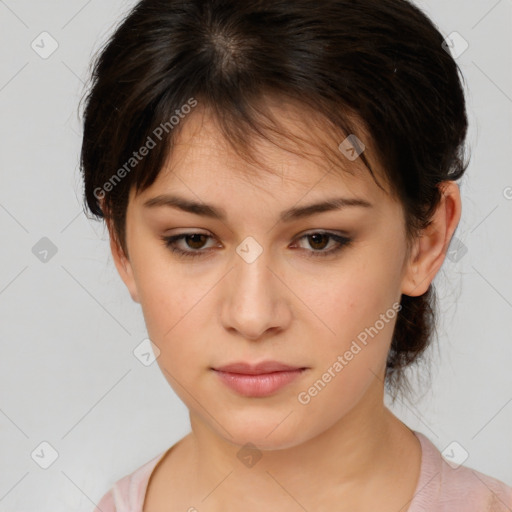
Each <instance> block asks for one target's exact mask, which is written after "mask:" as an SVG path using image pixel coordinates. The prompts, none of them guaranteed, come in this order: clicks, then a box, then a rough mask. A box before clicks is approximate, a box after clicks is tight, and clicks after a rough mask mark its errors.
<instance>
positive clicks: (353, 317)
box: [116, 107, 428, 449]
mask: <svg viewBox="0 0 512 512" xmlns="http://www.w3.org/2000/svg"><path fill="white" fill-rule="evenodd" d="M276 112H277V113H278V116H280V119H281V121H282V123H283V124H284V126H286V127H288V128H290V129H296V130H298V129H299V128H297V127H298V126H299V124H300V114H297V115H296V117H295V118H294V117H293V115H292V113H291V111H285V107H282V110H276ZM294 127H295V128H294ZM304 129H305V130H306V131H307V127H306V128H304ZM304 133H306V132H304ZM257 147H258V152H259V153H258V154H259V155H260V157H261V161H262V162H264V163H265V165H266V166H270V167H272V169H273V170H274V171H275V173H274V174H272V173H260V175H259V176H252V175H251V177H249V175H248V174H247V173H244V172H243V171H244V169H248V168H249V166H250V164H248V163H247V162H245V161H244V160H243V159H241V158H240V157H239V156H237V155H236V154H235V153H234V151H233V150H232V149H231V148H229V147H228V145H227V144H226V143H225V141H223V140H222V138H221V136H220V134H219V132H218V131H217V129H216V127H215V124H214V123H213V122H212V121H211V119H209V118H208V116H207V115H204V116H203V115H200V114H199V113H194V114H192V115H191V116H190V117H189V118H188V119H187V122H186V123H185V124H184V126H183V131H182V133H181V134H180V137H179V140H178V144H177V145H176V147H175V149H174V152H173V154H172V156H171V159H170V160H169V165H167V166H166V167H165V168H164V169H162V171H161V173H160V174H159V177H158V179H157V180H156V182H155V183H154V184H153V185H152V186H151V187H150V188H148V189H147V190H145V191H144V192H143V193H141V194H139V195H137V196H136V195H134V193H133V191H132V194H131V196H130V201H129V206H128V210H127V224H126V226H127V230H126V237H127V238H126V242H127V247H128V254H129V260H127V259H122V258H119V257H117V259H116V265H117V266H118V269H119V271H120V274H121V276H122V278H123V280H124V282H125V283H126V285H127V286H128V288H129V290H130V293H131V295H132V297H133V299H134V300H136V301H137V302H140V304H141V307H142V310H143V314H144V318H145V322H146V326H147V330H148V334H149V337H150V339H151V340H152V342H153V343H154V344H155V346H156V347H158V350H159V351H160V355H159V357H158V359H157V361H158V364H159V366H160V368H161V370H162V372H163V374H164V376H165V377H166V379H167V380H168V382H169V384H170V385H171V386H172V388H173V389H174V391H175V392H176V393H177V395H178V396H179V397H180V398H181V399H182V400H183V402H184V403H185V404H186V406H187V407H188V409H189V410H190V414H191V418H195V419H196V420H197V421H201V422H203V423H204V424H206V425H207V426H209V427H210V429H211V430H212V431H213V432H215V433H216V434H218V435H219V436H221V437H222V438H224V439H225V440H227V441H229V442H230V443H235V444H240V445H243V444H245V443H246V442H248V441H251V442H253V443H254V444H256V445H258V446H260V447H261V448H263V449H265V448H267V449H275V448H285V447H291V446H294V445H297V444H299V443H302V442H305V441H307V440H308V439H312V438H314V437H315V436H318V435H319V434H321V433H322V432H324V431H326V430H327V429H329V428H331V427H333V426H334V425H336V424H338V423H339V422H340V421H343V419H344V418H345V417H347V416H348V415H349V413H350V412H351V411H353V410H355V408H357V407H359V408H362V407H363V406H364V404H369V403H370V402H371V401H372V400H373V401H374V400H376V399H377V400H378V399H380V400H382V398H381V397H380V393H381V391H382V380H383V378H384V368H385V362H386V356H387V353H388V350H389V347H390V343H391V336H392V331H393V327H394V325H395V322H396V316H397V305H398V304H399V301H400V296H401V293H402V292H403V291H404V287H405V285H406V270H407V265H406V263H407V262H406V260H405V255H406V240H405V226H404V216H403V211H402V207H401V205H400V204H399V203H398V202H396V201H395V200H394V199H392V198H391V196H390V195H389V194H388V193H386V192H385V191H383V190H381V189H380V188H379V187H378V186H377V185H376V183H375V182H374V181H373V180H372V178H371V176H370V174H369V173H368V172H366V171H360V172H353V173H350V174H349V173H346V172H337V173H336V174H335V173H333V172H332V171H331V172H329V173H328V172H327V171H326V167H325V166H322V165H321V154H320V153H319V154H318V155H317V156H318V158H311V157H308V158H303V157H301V156H299V155H296V154H293V153H291V152H288V151H286V150H284V149H282V148H279V147H277V146H275V145H273V144H271V143H270V142H268V141H267V142H264V141H261V142H259V143H258V146H257ZM342 164H343V159H340V166H341V165H342ZM253 165H254V164H253ZM345 165H346V166H347V168H352V169H355V167H354V166H355V165H357V162H352V161H349V160H348V159H347V160H346V164H345ZM360 169H362V167H361V168H360ZM379 181H380V182H381V183H382V180H379ZM162 195H172V196H176V197H179V198H182V200H183V201H188V202H198V203H201V204H203V205H204V204H208V205H210V206H211V207H212V208H214V209H215V210H216V211H217V213H219V215H222V218H216V217H214V216H209V215H201V214H199V213H198V211H197V210H196V212H195V213H193V212H190V211H185V210H183V209H181V208H179V207H177V206H172V205H169V204H167V205H166V204H160V203H159V202H158V201H151V200H153V199H155V198H157V197H158V196H162ZM338 198H345V199H348V200H360V202H361V203H362V204H359V205H357V204H356V205H352V206H350V205H348V206H344V207H342V208H337V209H330V210H324V211H321V212H319V211H317V212H316V213H313V214H310V215H307V212H303V214H302V215H299V214H296V215H293V214H288V215H286V216H285V218H281V217H282V215H283V212H285V211H288V210H291V211H292V212H293V209H301V208H304V207H305V206H309V205H312V204H316V203H322V202H325V201H327V200H333V199H338ZM148 202H149V204H148V205H146V204H145V203H148ZM363 203H368V205H367V206H364V205H363ZM296 213H297V212H296ZM179 235H188V236H183V237H182V238H176V237H178V236H179ZM173 237H174V238H173ZM166 239H167V240H166ZM173 250H174V251H176V252H173ZM182 251H183V252H182ZM427 285H428V283H427ZM269 360H270V361H278V362H280V363H284V364H286V365H290V366H292V367H297V368H301V369H303V370H301V371H299V372H295V373H294V374H293V375H291V374H289V376H291V377H292V378H291V380H290V381H289V382H287V383H286V384H285V385H284V386H282V387H280V388H278V389H277V390H275V391H273V392H270V393H267V394H266V395H263V396H261V395H260V396H256V395H255V394H254V393H253V394H252V395H251V392H250V391H249V392H248V393H247V392H246V393H243V392H240V391H237V390H234V389H233V388H231V387H230V386H228V385H226V384H225V382H224V380H223V379H222V378H221V377H220V375H221V374H219V372H217V371H215V370H214V369H215V368H219V367H221V366H223V365H227V364H230V363H234V362H241V361H243V362H247V363H249V364H257V363H260V362H262V361H269ZM245 382H247V381H245ZM379 397H380V398H379ZM370 409H371V408H370ZM277 425H279V427H278V428H276V426H277Z"/></svg>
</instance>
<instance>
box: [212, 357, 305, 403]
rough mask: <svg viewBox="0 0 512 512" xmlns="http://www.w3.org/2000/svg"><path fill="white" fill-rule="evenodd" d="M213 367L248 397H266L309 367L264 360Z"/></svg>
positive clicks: (238, 391)
mask: <svg viewBox="0 0 512 512" xmlns="http://www.w3.org/2000/svg"><path fill="white" fill-rule="evenodd" d="M212 369H213V370H214V371H215V372H216V373H217V375H218V376H219V377H220V379H221V380H222V382H223V383H224V384H226V385H227V386H228V387H229V388H231V389H232V390H233V391H236V392H237V393H239V394H241V395H243V396H248V397H264V396H269V395H271V394H273V393H275V392H276V391H278V390H279V389H281V388H283V387H284V386H286V385H287V384H289V383H290V382H292V381H293V380H294V379H296V378H297V377H298V376H299V375H301V374H302V373H303V372H304V370H306V369H307V368H304V367H302V368H301V367H297V366H290V365H286V364H282V363H279V362H277V361H264V362H262V363H259V364H256V365H251V364H248V363H243V362H241V363H233V364H229V365H225V366H221V367H219V368H212Z"/></svg>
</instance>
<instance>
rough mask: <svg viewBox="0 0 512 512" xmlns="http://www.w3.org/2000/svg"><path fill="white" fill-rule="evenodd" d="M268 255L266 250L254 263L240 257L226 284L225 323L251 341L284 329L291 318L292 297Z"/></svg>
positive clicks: (223, 321) (223, 318) (226, 327)
mask: <svg viewBox="0 0 512 512" xmlns="http://www.w3.org/2000/svg"><path fill="white" fill-rule="evenodd" d="M266 254H267V253H266V251H263V253H262V254H261V255H260V256H259V257H258V258H257V259H256V260H255V261H253V262H252V263H247V262H246V261H244V260H243V259H242V258H240V259H239V260H238V261H237V262H236V263H235V268H234V269H233V270H232V271H231V272H229V274H228V275H227V276H226V281H225V290H224V297H223V304H222V314H221V321H222V324H223V326H224V328H225V329H226V330H228V331H231V332H235V333H237V334H238V335H239V337H242V338H246V339H248V340H251V341H257V340H262V339H264V338H265V337H268V336H273V335H275V334H276V333H278V332H281V331H283V330H285V329H286V328H287V327H288V325H289V324H290V321H291V318H292V311H291V307H290V304H289V301H288V297H290V296H291V295H292V294H291V292H290V290H289V289H288V288H287V286H286V284H285V283H284V282H283V279H282V278H280V277H279V275H278V274H279V272H278V271H277V269H275V268H272V264H271V263H270V262H269V261H268V258H267V257H266Z"/></svg>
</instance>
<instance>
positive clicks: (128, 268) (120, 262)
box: [106, 221, 140, 303]
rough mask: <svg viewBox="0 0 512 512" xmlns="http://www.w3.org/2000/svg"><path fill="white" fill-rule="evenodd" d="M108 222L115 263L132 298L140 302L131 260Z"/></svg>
mask: <svg viewBox="0 0 512 512" xmlns="http://www.w3.org/2000/svg"><path fill="white" fill-rule="evenodd" d="M106 222H107V226H108V231H109V236H110V250H111V252H112V258H113V260H114V264H115V266H116V268H117V271H118V272H119V275H120V276H121V279H122V280H123V282H124V284H125V285H126V287H127V288H128V291H129V292H130V295H131V297H132V299H133V300H134V301H135V302H139V303H140V300H139V295H138V292H137V285H136V282H135V279H134V276H133V268H132V265H131V263H130V260H129V259H128V257H127V256H126V255H125V253H124V251H123V249H122V247H121V244H120V243H119V241H118V240H117V236H116V235H115V233H114V230H113V228H112V226H111V224H110V222H109V221H106Z"/></svg>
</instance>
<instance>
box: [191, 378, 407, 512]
mask: <svg viewBox="0 0 512 512" xmlns="http://www.w3.org/2000/svg"><path fill="white" fill-rule="evenodd" d="M382 393H383V390H382V388H378V387H375V389H373V390H371V389H370V390H369V391H368V393H367V396H366V397H365V399H364V400H361V401H360V402H359V403H358V404H357V405H356V406H355V407H354V408H353V409H351V410H350V411H349V412H348V413H347V414H346V415H345V416H344V417H343V418H341V419H340V420H338V421H337V422H336V423H334V424H333V425H331V426H330V427H329V428H327V429H325V430H324V431H322V432H321V433H320V434H318V435H317V436H315V437H313V438H311V439H308V440H307V441H305V442H303V443H301V444H298V445H296V446H292V447H289V448H285V449H276V450H262V451H260V452H259V455H261V458H260V459H259V460H258V461H257V462H256V463H255V464H254V465H248V464H250V458H248V459H246V460H247V463H246V464H243V463H242V461H240V459H239V458H238V457H237V455H238V454H239V452H240V446H239V445H234V444H232V443H230V442H229V441H227V440H226V439H224V438H223V437H221V436H220V435H219V434H218V433H216V432H214V431H213V430H211V428H210V427H209V426H208V425H206V424H205V423H204V422H203V421H202V420H201V419H200V418H199V417H198V416H196V415H194V414H192V413H191V415H190V422H191V426H192V432H191V434H189V436H190V445H191V446H192V448H191V451H190V453H191V458H190V459H189V463H190V464H191V467H190V471H191V474H194V475H195V481H196V484H197V492H198V494H201V493H202V495H203V496H202V497H203V498H205V502H206V503H207V505H208V509H209V510H225V506H226V504H230V506H231V508H233V506H236V505H240V506H242V505H243V508H244V509H245V510H251V504H252V506H253V508H254V509H255V510H256V507H257V508H258V510H261V508H262V506H263V507H264V506H266V505H269V508H270V509H274V510H275V509H279V510H286V507H290V508H291V509H293V507H294V506H295V508H296V507H297V501H298V502H300V496H301V494H302V493H303V491H304V490H305V489H322V488H324V489H326V488H328V489H332V490H333V491H334V494H336V493H337V494H338V496H339V497H340V499H344V500H345V502H347V500H346V499H345V498H347V497H352V498H350V499H353V497H354V496H357V495H361V494H364V493H365V492H368V490H369V489H371V488H372V482H375V483H376V482H382V480H383V479H384V478H389V475H388V474H387V473H389V471H390V468H393V469H395V468H396V467H397V466H396V461H397V458H399V457H398V456H399V455H400V454H399V453H397V450H399V451H400V448H399V446H400V443H401V441H402V440H403V439H404V437H405V436H409V443H410V442H411V440H410V437H411V436H412V432H411V431H410V429H408V428H407V427H406V426H405V425H404V424H403V423H402V422H400V421H399V420H398V419H397V418H396V417H395V416H394V415H393V414H392V413H391V412H390V411H389V410H388V409H387V408H386V407H385V406H384V404H383V396H382ZM409 446H410V444H409ZM401 450H402V451H403V448H402V449H401ZM256 453H258V452H256ZM248 455H249V456H250V452H248ZM253 460H255V459H253ZM394 476H396V475H394ZM375 487H377V484H375ZM310 493H311V491H307V494H310ZM206 500H207V501H206ZM294 500H295V502H294ZM348 501H350V500H348ZM353 503H357V502H353ZM278 504H279V506H277V505H278ZM306 508H308V507H307V506H306Z"/></svg>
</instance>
